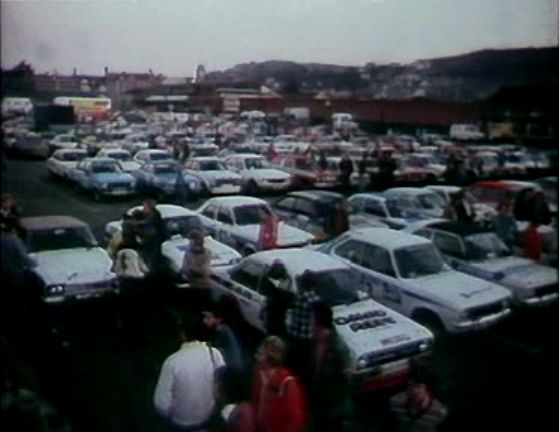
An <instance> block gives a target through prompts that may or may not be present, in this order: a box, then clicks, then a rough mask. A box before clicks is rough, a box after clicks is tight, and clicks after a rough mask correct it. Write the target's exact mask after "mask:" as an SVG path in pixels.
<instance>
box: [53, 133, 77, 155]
mask: <svg viewBox="0 0 559 432" xmlns="http://www.w3.org/2000/svg"><path fill="white" fill-rule="evenodd" d="M79 145H80V143H79V142H78V140H77V138H76V137H75V136H74V135H71V134H60V135H56V136H55V137H54V138H53V139H51V140H50V141H49V148H50V151H51V152H54V151H56V150H58V149H76V148H79Z"/></svg>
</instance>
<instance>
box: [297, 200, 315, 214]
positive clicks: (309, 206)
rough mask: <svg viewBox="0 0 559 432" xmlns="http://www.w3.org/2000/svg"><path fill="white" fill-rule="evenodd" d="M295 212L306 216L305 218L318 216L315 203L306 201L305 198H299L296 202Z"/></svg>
mask: <svg viewBox="0 0 559 432" xmlns="http://www.w3.org/2000/svg"><path fill="white" fill-rule="evenodd" d="M293 210H294V211H295V212H296V213H299V214H302V215H305V216H310V217H312V216H316V209H315V206H314V203H313V202H312V201H310V200H307V199H304V198H297V199H296V200H295V205H294V207H293Z"/></svg>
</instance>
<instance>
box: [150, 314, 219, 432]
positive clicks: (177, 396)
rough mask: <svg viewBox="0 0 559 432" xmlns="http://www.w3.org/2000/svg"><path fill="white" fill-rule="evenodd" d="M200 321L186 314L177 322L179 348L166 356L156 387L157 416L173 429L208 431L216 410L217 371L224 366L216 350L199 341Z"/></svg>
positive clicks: (201, 328) (201, 330) (155, 403)
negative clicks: (178, 323)
mask: <svg viewBox="0 0 559 432" xmlns="http://www.w3.org/2000/svg"><path fill="white" fill-rule="evenodd" d="M202 332H203V327H202V322H201V320H200V319H199V318H196V317H195V316H193V315H187V316H185V317H184V318H183V320H182V321H181V323H180V331H179V333H180V339H181V341H182V345H181V347H180V349H179V350H178V351H177V352H175V353H174V354H172V355H171V356H169V357H168V358H167V359H166V360H165V362H164V363H163V366H162V367H161V373H160V375H159V379H158V381H157V385H156V387H155V393H154V397H153V402H154V405H155V408H156V409H157V411H158V413H159V414H160V415H161V416H163V417H164V418H165V419H167V420H168V421H169V422H170V423H171V426H172V427H173V428H176V430H185V431H189V430H191V431H194V430H195V431H199V432H203V431H205V430H207V429H208V428H209V426H210V424H211V421H212V415H213V414H214V412H215V408H216V396H215V384H216V383H215V377H216V371H217V370H218V369H219V368H221V367H223V366H224V365H225V362H224V360H223V357H222V355H221V354H220V352H219V350H217V349H216V348H212V347H210V346H209V345H208V344H206V343H205V342H201V341H200V338H201V337H200V335H201V334H202Z"/></svg>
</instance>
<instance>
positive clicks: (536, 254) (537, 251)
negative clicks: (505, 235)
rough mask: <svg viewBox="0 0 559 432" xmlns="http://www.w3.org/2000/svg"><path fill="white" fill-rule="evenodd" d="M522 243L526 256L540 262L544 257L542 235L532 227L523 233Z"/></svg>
mask: <svg viewBox="0 0 559 432" xmlns="http://www.w3.org/2000/svg"><path fill="white" fill-rule="evenodd" d="M522 243H523V246H524V255H525V256H526V257H527V258H531V259H533V260H536V261H537V260H539V259H540V257H541V255H542V244H541V240H540V233H539V232H538V229H537V228H536V227H535V226H532V225H530V226H529V227H528V228H527V229H526V231H524V232H523V233H522Z"/></svg>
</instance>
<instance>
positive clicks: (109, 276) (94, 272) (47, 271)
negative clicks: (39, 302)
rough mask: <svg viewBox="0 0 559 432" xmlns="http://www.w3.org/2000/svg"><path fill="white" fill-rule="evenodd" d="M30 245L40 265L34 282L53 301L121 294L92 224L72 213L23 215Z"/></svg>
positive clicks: (33, 273) (32, 255)
mask: <svg viewBox="0 0 559 432" xmlns="http://www.w3.org/2000/svg"><path fill="white" fill-rule="evenodd" d="M22 224H23V226H24V227H25V229H26V230H27V238H26V246H27V250H28V252H29V256H30V257H31V258H32V259H33V260H35V262H36V263H37V266H36V267H34V268H33V269H32V273H30V278H31V280H30V282H31V283H32V284H33V285H35V287H36V288H38V289H39V290H40V292H41V296H42V299H43V300H44V301H45V302H47V303H49V304H55V303H64V302H68V301H76V300H83V299H90V298H95V297H104V296H109V295H113V294H116V293H118V283H117V279H116V275H115V274H114V273H113V272H112V270H111V268H112V261H111V259H110V258H109V255H108V254H107V252H106V251H105V250H104V249H102V248H100V247H98V245H97V242H96V241H95V238H94V237H93V234H92V233H91V230H90V228H89V226H88V225H87V224H86V223H85V222H82V221H80V220H78V219H76V218H73V217H70V216H39V217H29V218H23V219H22Z"/></svg>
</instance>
